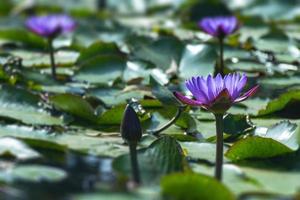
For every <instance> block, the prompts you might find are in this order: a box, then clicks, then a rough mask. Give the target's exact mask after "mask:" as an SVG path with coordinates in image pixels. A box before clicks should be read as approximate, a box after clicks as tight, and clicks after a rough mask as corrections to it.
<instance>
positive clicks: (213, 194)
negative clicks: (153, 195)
mask: <svg viewBox="0 0 300 200" xmlns="http://www.w3.org/2000/svg"><path fill="white" fill-rule="evenodd" d="M161 187H162V196H163V197H164V198H166V199H172V200H186V199H189V200H199V199H203V200H204V199H210V200H220V199H223V200H234V199H235V197H234V195H233V194H232V193H231V192H230V191H229V190H228V189H227V188H226V187H225V186H224V185H223V184H222V183H220V182H218V181H217V180H215V179H214V178H212V177H209V176H206V175H201V174H193V173H175V174H171V175H168V176H165V177H164V178H163V179H162V181H161Z"/></svg>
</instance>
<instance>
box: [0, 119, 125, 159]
mask: <svg viewBox="0 0 300 200" xmlns="http://www.w3.org/2000/svg"><path fill="white" fill-rule="evenodd" d="M0 136H8V137H15V138H18V139H21V140H24V141H26V142H28V143H29V144H30V145H31V146H36V147H39V148H44V149H54V150H60V151H61V150H66V149H69V150H73V151H77V152H80V153H85V154H90V155H96V156H108V157H116V156H119V155H121V154H124V153H125V152H126V150H127V148H126V146H124V145H123V140H122V139H121V137H116V136H115V135H114V134H107V133H103V132H99V131H93V130H88V129H87V130H82V129H79V130H77V131H75V130H73V131H71V130H70V131H64V132H63V133H57V132H50V131H48V130H46V129H41V130H35V129H33V128H32V127H27V126H17V125H7V126H3V125H0Z"/></svg>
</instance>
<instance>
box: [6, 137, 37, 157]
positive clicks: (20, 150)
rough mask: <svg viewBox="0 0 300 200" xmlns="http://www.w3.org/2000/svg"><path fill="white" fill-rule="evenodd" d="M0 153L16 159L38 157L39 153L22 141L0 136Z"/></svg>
mask: <svg viewBox="0 0 300 200" xmlns="http://www.w3.org/2000/svg"><path fill="white" fill-rule="evenodd" d="M0 155H1V156H13V157H15V158H17V159H18V160H27V159H34V158H39V157H40V154H39V153H38V152H37V151H35V150H33V149H31V148H30V147H28V146H27V145H26V144H24V143H23V142H22V141H20V140H17V139H14V138H10V137H1V138H0Z"/></svg>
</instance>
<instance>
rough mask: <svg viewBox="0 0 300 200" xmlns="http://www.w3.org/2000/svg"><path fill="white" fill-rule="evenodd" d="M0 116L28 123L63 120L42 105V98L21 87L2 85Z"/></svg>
mask: <svg viewBox="0 0 300 200" xmlns="http://www.w3.org/2000/svg"><path fill="white" fill-rule="evenodd" d="M0 102H1V103H0V116H1V117H6V118H11V119H15V120H19V121H21V122H23V123H26V124H42V125H62V124H63V120H62V119H60V118H57V117H53V116H51V115H50V114H49V113H48V112H46V111H45V110H44V109H43V107H42V106H41V105H40V104H41V101H40V98H39V97H38V96H37V95H35V94H33V93H31V92H29V91H27V90H25V89H21V88H16V87H12V86H8V85H2V86H1V92H0Z"/></svg>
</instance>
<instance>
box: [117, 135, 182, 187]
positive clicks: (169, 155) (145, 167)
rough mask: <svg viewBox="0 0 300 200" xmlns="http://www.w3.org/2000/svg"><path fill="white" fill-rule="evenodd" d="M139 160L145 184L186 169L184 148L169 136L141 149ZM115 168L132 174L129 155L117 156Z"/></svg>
mask: <svg viewBox="0 0 300 200" xmlns="http://www.w3.org/2000/svg"><path fill="white" fill-rule="evenodd" d="M138 162H139V168H140V173H141V178H142V182H143V183H144V184H149V183H157V182H158V181H159V180H160V177H161V176H163V175H166V174H169V173H172V172H179V171H183V169H184V156H183V152H182V149H181V147H180V145H179V144H178V143H177V142H176V140H175V139H174V138H172V137H169V136H163V137H161V138H159V139H157V140H156V141H154V142H153V143H152V144H151V145H150V146H149V147H148V148H146V149H141V150H139V151H138ZM113 168H114V169H115V170H116V171H117V172H119V173H121V174H125V175H127V176H131V166H130V158H129V155H128V154H125V155H122V156H120V157H117V158H116V159H115V160H114V161H113Z"/></svg>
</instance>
